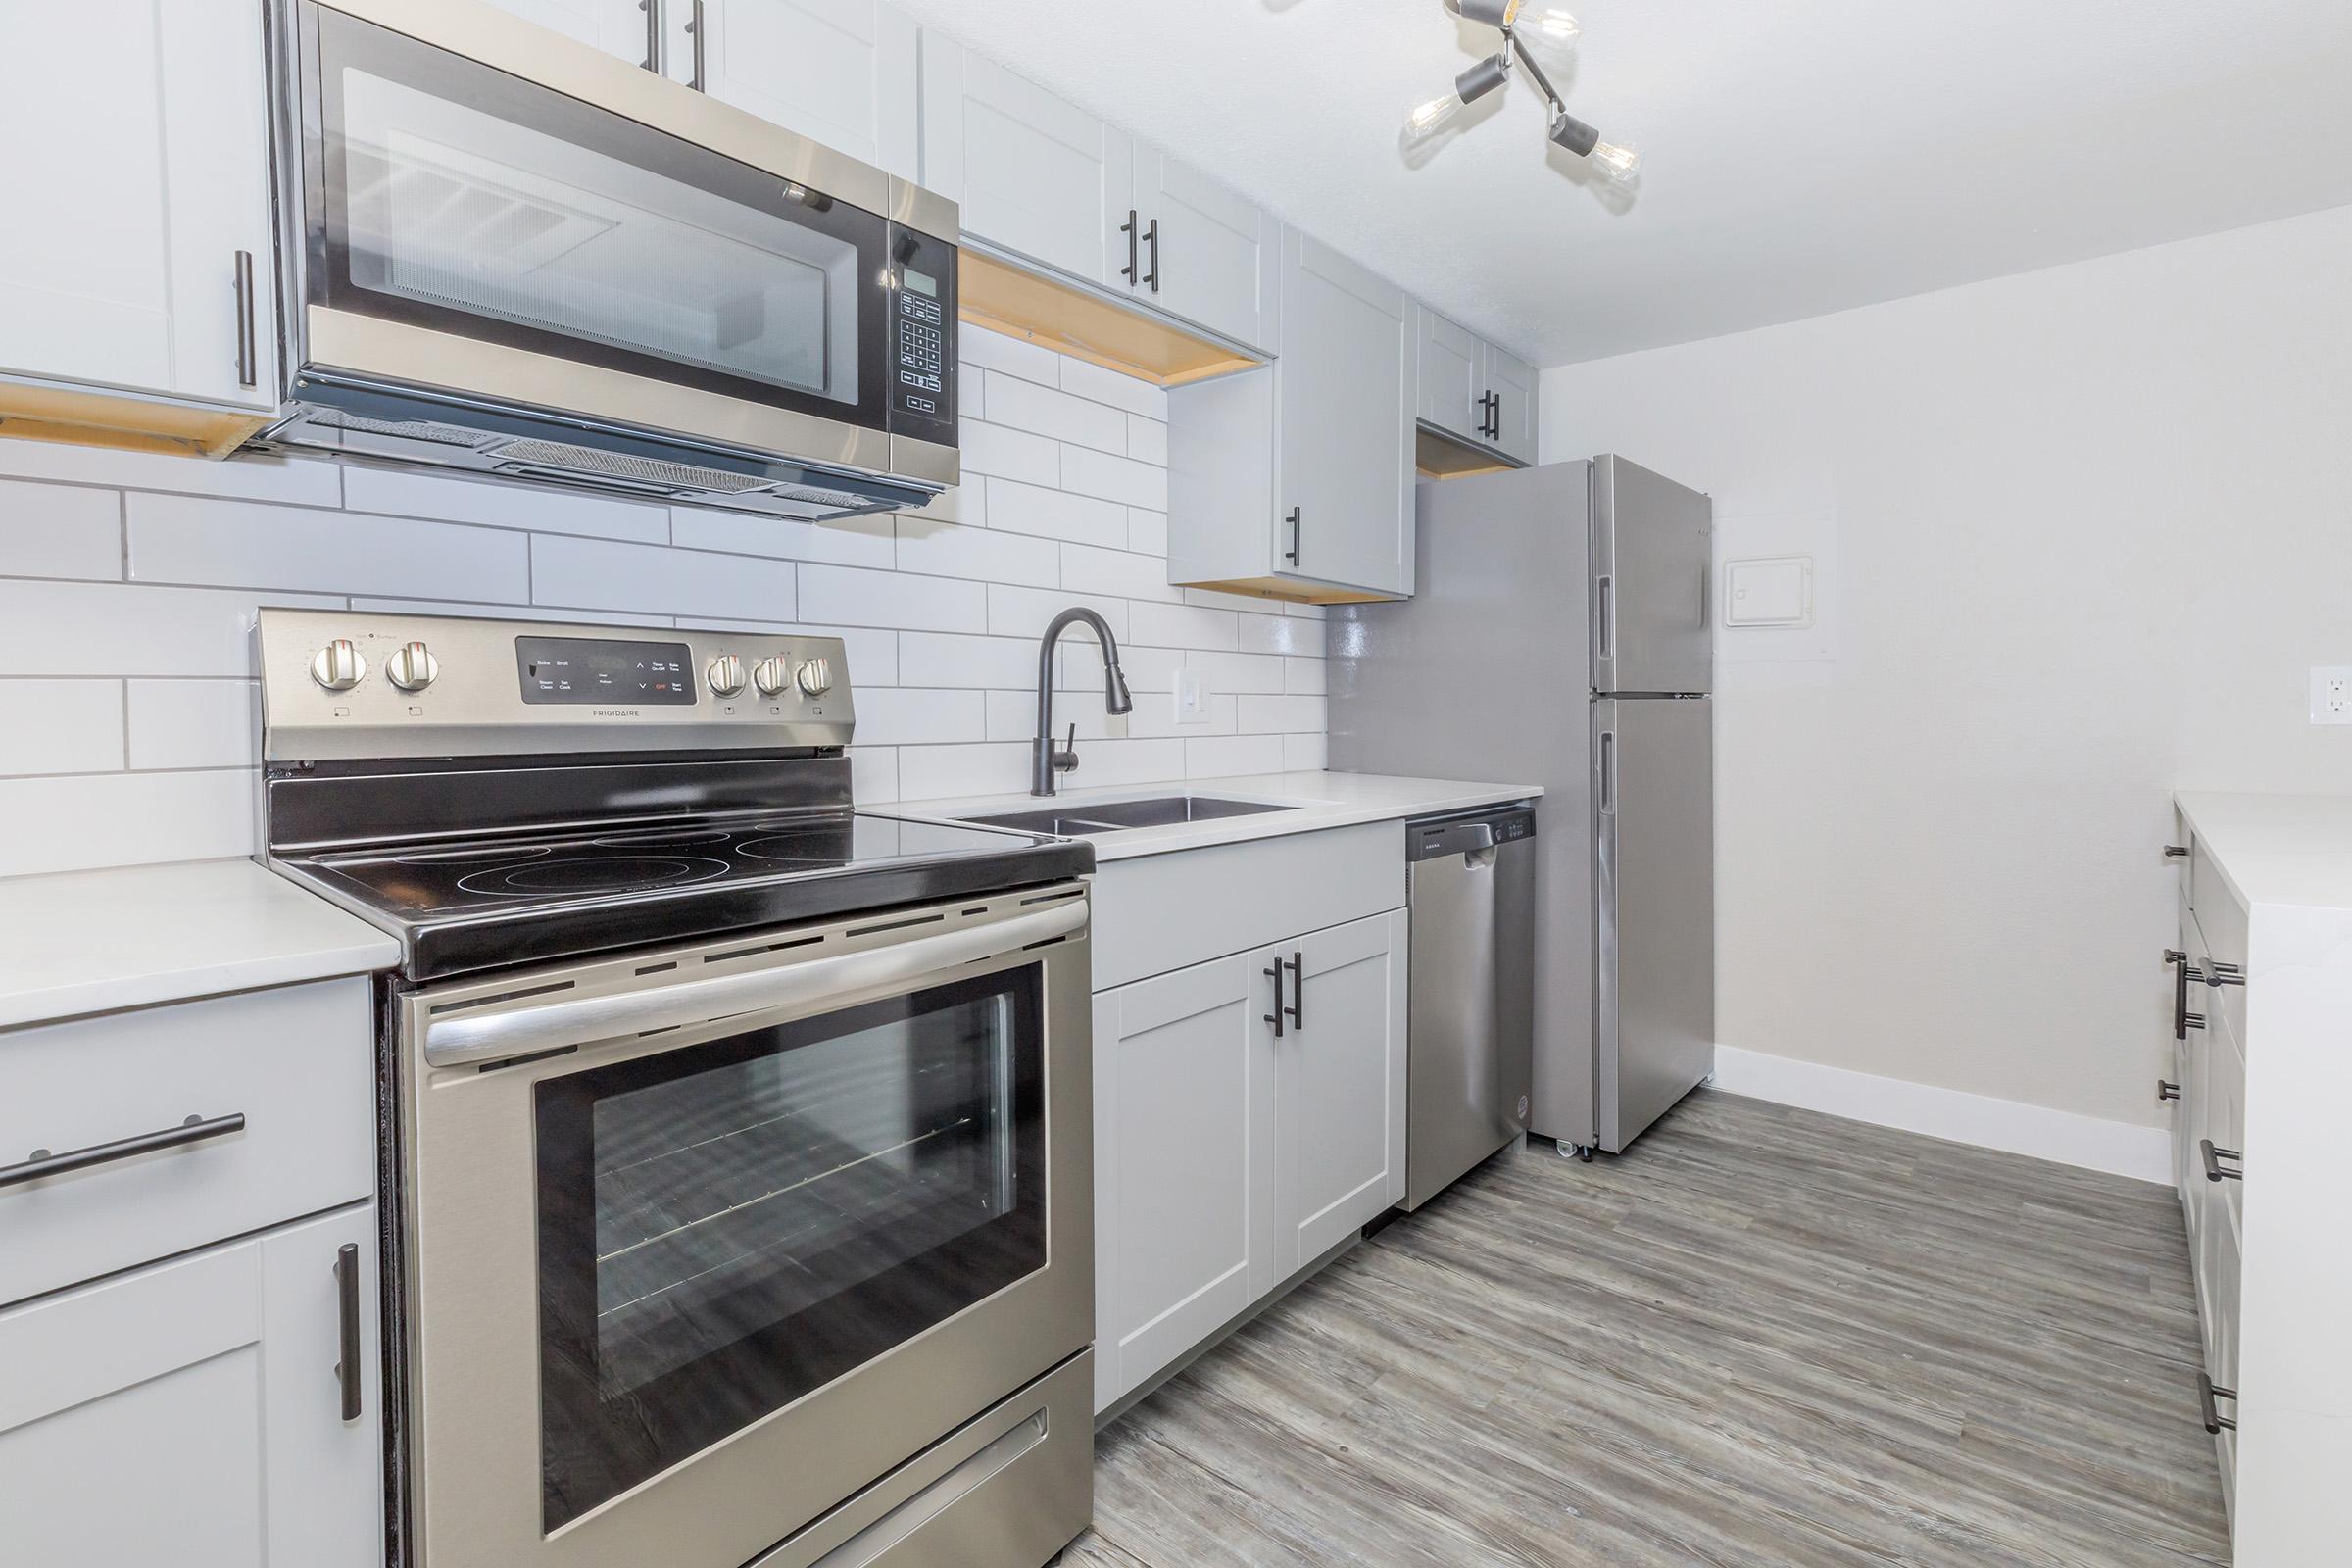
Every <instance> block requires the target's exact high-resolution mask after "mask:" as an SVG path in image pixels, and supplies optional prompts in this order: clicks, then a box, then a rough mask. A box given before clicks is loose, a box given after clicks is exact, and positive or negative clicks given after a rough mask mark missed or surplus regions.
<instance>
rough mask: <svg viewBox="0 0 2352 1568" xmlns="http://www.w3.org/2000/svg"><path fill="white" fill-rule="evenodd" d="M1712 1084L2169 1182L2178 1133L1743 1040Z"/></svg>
mask: <svg viewBox="0 0 2352 1568" xmlns="http://www.w3.org/2000/svg"><path fill="white" fill-rule="evenodd" d="M1715 1087H1716V1088H1718V1089H1722V1090H1725V1091H1727V1092H1729V1093H1731V1094H1735V1095H1747V1096H1749V1097H1751V1098H1753V1099H1756V1100H1770V1101H1773V1102H1776V1103H1780V1104H1784V1105H1796V1106H1799V1107H1801V1108H1802V1109H1805V1110H1819V1111H1825V1112H1827V1113H1828V1114H1830V1115H1832V1116H1844V1117H1847V1118H1849V1119H1851V1120H1854V1121H1866V1122H1871V1123H1874V1124H1875V1125H1877V1126H1881V1127H1898V1128H1901V1129H1902V1130H1903V1131H1905V1132H1913V1133H1925V1134H1927V1135H1928V1136H1929V1137H1931V1138H1947V1139H1950V1140H1951V1141H1952V1142H1954V1143H1959V1144H1975V1145H1977V1146H1979V1147H1980V1148H1984V1149H1998V1150H2000V1151H2002V1152H2005V1153H2011V1154H2031V1155H2033V1156H2034V1158H2036V1159H2052V1160H2056V1161H2058V1162H2059V1163H2060V1164H2062V1165H2081V1166H2083V1167H2084V1168H2086V1169H2089V1170H2103V1171H2106V1172H2108V1173H2109V1174H2110V1175H2115V1176H2129V1177H2131V1178H2133V1179H2134V1180H2137V1181H2143V1182H2155V1183H2158V1184H2159V1185H2162V1186H2170V1185H2171V1184H2172V1180H2173V1140H2172V1134H2171V1133H2169V1132H2167V1131H2165V1129H2163V1128H2162V1127H2134V1126H2132V1125H2131V1123H2129V1122H2121V1121H2103V1120H2101V1119H2100V1118H2099V1117H2096V1116H2084V1115H2082V1114H2079V1113H2078V1112H2075V1111H2071V1110H2052V1109H2050V1108H2049V1107H2048V1106H2046V1105H2028V1104H2024V1103H2020V1102H2018V1101H2014V1100H1995V1099H1993V1098H1992V1097H1991V1096H1990V1095H1972V1094H1969V1093H1968V1092H1967V1091H1965V1090H1960V1089H1938V1088H1936V1087H1935V1086H1934V1085H1932V1084H1914V1083H1906V1082H1904V1081H1903V1080H1902V1079H1900V1078H1881V1077H1879V1076H1878V1075H1877V1074H1875V1073H1867V1072H1854V1071H1852V1070H1851V1069H1849V1068H1845V1067H1826V1066H1823V1065H1822V1064H1821V1063H1819V1062H1815V1061H1798V1060H1796V1059H1795V1058H1794V1057H1791V1056H1768V1055H1766V1054H1764V1053H1762V1052H1760V1051H1741V1050H1740V1048H1739V1047H1737V1046H1720V1045H1719V1046H1717V1047H1716V1048H1715Z"/></svg>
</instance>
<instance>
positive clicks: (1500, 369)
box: [1485, 343, 1536, 464]
mask: <svg viewBox="0 0 2352 1568" xmlns="http://www.w3.org/2000/svg"><path fill="white" fill-rule="evenodd" d="M1486 383H1487V384H1486V389H1485V391H1486V396H1487V397H1489V398H1490V399H1492V400H1493V401H1492V402H1491V403H1490V404H1489V409H1490V410H1491V422H1490V423H1489V424H1488V426H1487V428H1488V429H1489V430H1490V431H1492V432H1493V433H1492V434H1491V435H1490V436H1489V437H1488V438H1487V444H1488V445H1489V446H1492V447H1494V448H1495V450H1496V451H1498V452H1500V453H1501V454H1502V455H1503V456H1504V457H1506V458H1509V459H1510V460H1511V461H1512V462H1514V463H1523V464H1524V463H1533V462H1535V461H1536V368H1535V367H1534V366H1532V365H1530V364H1528V363H1527V362H1526V361H1525V360H1522V359H1517V358H1514V357H1513V356H1511V355H1509V354H1506V353H1504V352H1503V351H1502V350H1501V349H1498V348H1496V347H1495V345H1494V344H1492V343H1489V344H1487V345H1486Z"/></svg>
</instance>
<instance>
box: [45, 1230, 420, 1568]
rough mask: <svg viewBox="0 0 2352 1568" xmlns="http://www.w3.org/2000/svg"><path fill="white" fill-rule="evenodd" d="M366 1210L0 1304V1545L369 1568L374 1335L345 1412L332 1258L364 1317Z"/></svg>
mask: <svg viewBox="0 0 2352 1568" xmlns="http://www.w3.org/2000/svg"><path fill="white" fill-rule="evenodd" d="M374 1232H375V1225H374V1205H372V1204H360V1205H358V1206H356V1207H353V1208H349V1209H344V1210H341V1211H339V1212H337V1213H334V1214H330V1215H326V1216H323V1217H321V1218H319V1219H317V1220H313V1221H309V1222H307V1223H304V1224H301V1225H293V1226H288V1227H286V1228H285V1229H283V1230H279V1231H273V1232H270V1233H268V1234H266V1235H264V1236H262V1237H259V1238H256V1239H254V1240H251V1241H246V1242H240V1243H237V1244H235V1245H233V1246H229V1247H222V1248H217V1249H215V1250H211V1251H206V1252H199V1253H196V1254H194V1255H192V1256H189V1257H186V1258H183V1259H180V1260H178V1261H176V1262H171V1263H163V1264H158V1265H156V1266H155V1267H152V1268H148V1269H143V1270H141V1271H139V1272H137V1273H134V1274H129V1275H123V1276H120V1277H118V1278H116V1279H114V1280H111V1281H109V1282H107V1283H105V1284H101V1285H93V1286H88V1287H85V1288H83V1289H81V1290H77V1291H71V1292H68V1293H65V1294H64V1295H61V1296H56V1297H52V1298H49V1299H45V1300H42V1301H39V1302H35V1303H33V1304H31V1305H27V1306H22V1307H18V1308H16V1309H14V1310H13V1311H10V1312H7V1313H4V1314H0V1365H4V1366H6V1367H8V1368H9V1376H8V1377H7V1378H6V1379H5V1380H0V1541H5V1542H7V1543H8V1544H9V1547H10V1556H11V1560H15V1558H16V1557H17V1556H19V1555H21V1556H22V1557H23V1559H24V1560H25V1561H26V1562H40V1563H45V1564H52V1565H55V1568H82V1565H87V1568H100V1565H113V1564H119V1563H172V1564H173V1565H175V1568H252V1565H253V1564H255V1563H262V1562H270V1563H281V1562H282V1563H302V1564H304V1565H306V1568H310V1565H317V1568H376V1565H379V1564H381V1562H382V1561H383V1529H382V1497H383V1471H382V1454H381V1447H380V1443H379V1437H378V1434H379V1433H380V1431H381V1421H382V1416H381V1407H380V1405H379V1403H378V1394H377V1383H376V1380H375V1371H376V1368H377V1365H378V1361H379V1358H378V1355H377V1353H376V1346H375V1341H374V1339H373V1336H372V1332H371V1331H370V1332H369V1333H368V1335H367V1337H366V1340H365V1344H364V1347H363V1349H362V1351H361V1366H362V1368H363V1370H364V1371H365V1373H366V1374H367V1379H368V1381H367V1383H366V1385H365V1387H364V1389H363V1396H362V1397H363V1405H362V1414H361V1416H360V1417H359V1419H357V1420H354V1421H351V1422H345V1421H344V1420H343V1419H342V1410H341V1403H340V1397H339V1393H338V1388H337V1382H336V1378H335V1373H334V1368H335V1366H336V1363H337V1362H338V1361H339V1360H340V1359H341V1355H342V1350H341V1348H340V1346H339V1343H338V1342H339V1333H338V1324H339V1320H340V1319H339V1313H338V1310H337V1296H336V1286H335V1275H334V1268H335V1258H336V1251H337V1249H338V1248H339V1247H340V1246H342V1245H343V1244H344V1243H346V1242H349V1243H352V1244H354V1245H356V1246H357V1247H358V1248H359V1258H360V1261H361V1262H362V1264H363V1265H364V1269H365V1272H364V1276H363V1278H362V1279H361V1281H360V1286H361V1305H362V1312H361V1321H362V1323H363V1324H366V1325H370V1326H371V1325H372V1323H373V1321H374V1318H375V1315H376V1314H375V1300H376V1297H375V1289H374V1267H373V1265H374V1258H375V1235H374Z"/></svg>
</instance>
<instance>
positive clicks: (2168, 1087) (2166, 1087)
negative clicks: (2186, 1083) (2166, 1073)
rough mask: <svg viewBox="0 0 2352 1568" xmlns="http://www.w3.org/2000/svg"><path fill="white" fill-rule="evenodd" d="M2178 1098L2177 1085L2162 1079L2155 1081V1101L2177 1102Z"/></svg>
mask: <svg viewBox="0 0 2352 1568" xmlns="http://www.w3.org/2000/svg"><path fill="white" fill-rule="evenodd" d="M2156 1099H2157V1100H2158V1101H2159V1102H2163V1101H2167V1100H2179V1099H2180V1085H2179V1084H2177V1083H2173V1082H2171V1081H2170V1080H2168V1079H2163V1078H2159V1079H2157V1080H2156Z"/></svg>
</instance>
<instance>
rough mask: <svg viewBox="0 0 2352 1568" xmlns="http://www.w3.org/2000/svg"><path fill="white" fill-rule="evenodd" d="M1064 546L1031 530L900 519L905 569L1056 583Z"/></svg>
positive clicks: (1039, 584)
mask: <svg viewBox="0 0 2352 1568" xmlns="http://www.w3.org/2000/svg"><path fill="white" fill-rule="evenodd" d="M1061 552H1062V546H1060V545H1058V544H1056V543H1054V541H1053V540H1051V539H1036V538H1031V537H1030V536H1029V535H1027V534H1018V533H1005V532H1002V531H1001V530H999V529H995V528H966V527H964V526H962V525H961V524H959V523H953V522H926V521H924V520H922V519H920V518H915V517H901V518H900V519H899V559H898V566H899V569H900V570H901V571H916V572H923V573H926V574H928V575H930V576H934V577H967V578H972V579H976V580H978V581H980V582H1013V583H1025V584H1027V585H1028V586H1030V587H1033V588H1054V587H1057V586H1059V585H1060V582H1061Z"/></svg>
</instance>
